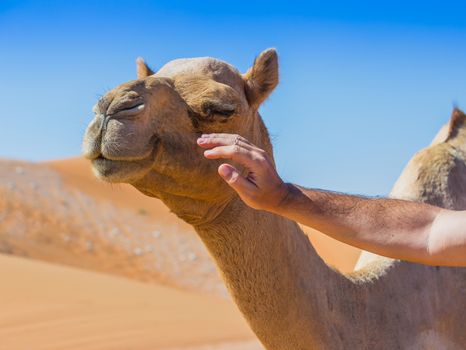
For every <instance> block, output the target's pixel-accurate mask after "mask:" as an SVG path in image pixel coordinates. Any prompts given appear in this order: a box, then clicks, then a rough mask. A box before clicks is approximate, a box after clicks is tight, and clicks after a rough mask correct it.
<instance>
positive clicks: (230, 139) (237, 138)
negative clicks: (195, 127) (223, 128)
mask: <svg viewBox="0 0 466 350" xmlns="http://www.w3.org/2000/svg"><path fill="white" fill-rule="evenodd" d="M198 141H199V142H201V143H204V142H213V141H219V142H227V143H235V142H243V143H246V144H250V145H252V143H251V142H249V141H248V140H247V139H245V138H244V137H242V136H241V135H237V134H225V133H216V134H203V135H202V136H201V137H200V138H199V139H198Z"/></svg>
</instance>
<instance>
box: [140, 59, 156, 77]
mask: <svg viewBox="0 0 466 350" xmlns="http://www.w3.org/2000/svg"><path fill="white" fill-rule="evenodd" d="M136 72H137V76H138V79H144V78H147V77H148V76H149V75H152V74H154V72H153V70H152V69H150V68H149V66H148V65H147V64H146V62H144V59H143V58H142V57H138V58H137V59H136Z"/></svg>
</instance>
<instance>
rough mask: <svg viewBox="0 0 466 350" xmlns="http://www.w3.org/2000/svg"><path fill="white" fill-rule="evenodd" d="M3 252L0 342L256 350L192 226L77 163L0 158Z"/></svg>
mask: <svg viewBox="0 0 466 350" xmlns="http://www.w3.org/2000/svg"><path fill="white" fill-rule="evenodd" d="M305 230H306V232H307V233H308V235H309V237H310V240H311V241H312V243H313V244H314V246H315V247H316V249H317V251H318V252H319V254H320V255H321V256H322V257H323V258H324V259H325V260H326V261H327V263H329V264H330V265H333V266H335V267H336V268H338V269H340V270H342V271H352V270H353V268H354V265H355V263H356V260H357V258H358V256H359V250H357V249H354V248H351V247H349V246H346V245H344V244H341V243H339V242H336V241H334V240H332V239H330V238H327V237H326V236H324V235H322V234H321V233H319V232H317V231H315V230H312V229H309V228H305ZM0 253H2V254H1V255H0V276H1V277H2V283H1V284H0V308H1V310H2V312H1V313H0V349H84V350H87V349H167V350H168V349H171V350H175V349H197V350H202V349H204V350H207V349H232V350H233V349H245V350H248V349H261V346H260V344H259V343H258V341H257V340H255V337H254V335H253V334H252V333H251V331H250V330H249V328H248V326H247V324H246V322H245V321H244V319H243V318H242V316H241V314H240V313H239V311H238V310H237V308H236V306H235V305H234V304H233V303H232V302H231V301H230V299H229V297H228V294H227V293H226V290H225V288H224V286H223V284H222V281H221V279H220V278H219V276H218V273H217V271H216V269H215V266H214V265H213V263H212V261H211V259H210V257H209V255H208V253H207V252H206V250H205V249H204V247H203V245H202V244H201V242H200V241H199V240H198V238H197V236H196V235H195V233H194V231H193V229H192V228H191V227H190V226H188V225H186V224H185V223H184V222H182V221H181V220H179V219H178V218H177V217H176V216H174V215H173V214H172V213H170V212H169V211H168V209H167V208H166V207H165V206H164V205H163V204H162V203H161V202H160V201H158V200H157V199H153V198H148V197H146V196H144V195H142V194H140V193H138V192H137V191H136V190H134V189H133V188H132V187H130V186H127V185H109V184H107V183H103V182H101V181H99V180H97V179H95V178H94V176H93V175H92V173H91V171H90V167H89V164H88V163H87V162H86V161H85V160H83V159H81V158H73V159H67V160H61V161H54V162H48V163H28V162H19V161H12V160H0Z"/></svg>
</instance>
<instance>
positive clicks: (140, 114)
mask: <svg viewBox="0 0 466 350" xmlns="http://www.w3.org/2000/svg"><path fill="white" fill-rule="evenodd" d="M136 63H137V79H136V80H132V81H129V82H126V83H124V84H121V85H119V86H117V87H116V88H114V89H112V90H111V91H109V92H108V93H107V94H105V96H103V97H102V98H101V99H100V100H99V101H98V102H97V104H96V105H95V107H94V113H95V116H94V118H93V120H92V121H91V122H90V124H89V126H88V127H87V130H86V132H85V135H84V141H83V155H84V156H85V157H86V158H88V159H89V160H90V161H91V163H92V168H93V171H94V173H95V175H96V176H97V177H99V178H100V179H102V180H105V181H108V182H118V183H130V184H132V185H133V186H135V187H136V188H137V189H139V190H140V191H141V192H143V193H145V194H147V195H150V196H153V197H158V198H160V199H162V200H163V201H164V202H165V203H166V204H167V205H168V206H169V207H170V209H172V211H174V212H175V213H176V214H178V215H179V216H180V217H182V218H184V219H185V220H187V221H193V222H195V221H196V220H197V219H200V218H203V217H206V216H209V215H214V214H209V213H208V212H207V211H212V208H215V207H216V205H217V206H222V205H225V203H227V202H228V201H229V200H230V199H232V198H233V197H234V194H233V192H232V191H231V190H230V188H229V187H228V186H227V185H226V184H224V183H223V180H221V179H220V177H219V176H218V175H217V167H218V165H219V164H220V162H213V161H207V160H206V159H205V158H204V157H203V151H202V149H200V148H199V147H197V145H196V140H197V138H198V137H199V136H200V135H202V134H204V133H214V132H215V133H221V132H225V133H236V134H240V135H242V136H244V137H246V138H248V139H250V140H251V141H252V142H255V143H256V144H257V145H259V146H261V147H263V148H264V149H265V150H267V151H269V152H270V153H271V152H272V150H271V145H270V142H269V138H268V134H267V131H266V129H265V127H264V124H263V123H262V120H261V118H260V116H259V114H258V112H257V111H258V108H259V106H260V105H261V103H262V102H263V101H264V100H265V99H266V98H267V97H268V95H269V94H270V93H271V92H272V91H273V89H274V88H275V87H276V85H277V84H278V58H277V54H276V51H275V50H274V49H269V50H266V51H264V52H262V53H261V54H260V55H259V56H258V57H257V58H256V60H255V61H254V64H253V65H252V67H251V68H250V69H249V70H248V71H247V72H246V73H245V74H240V73H239V72H238V71H237V70H236V69H235V68H234V67H232V66H231V65H229V64H228V63H225V62H222V61H220V60H217V59H213V58H207V57H206V58H189V59H177V60H174V61H171V62H169V63H167V64H166V65H165V66H163V67H162V68H161V69H160V70H159V71H158V72H156V73H155V74H154V72H153V71H152V70H151V69H150V68H149V67H148V66H147V65H146V64H145V62H144V61H143V60H142V59H138V60H137V61H136ZM207 208H210V209H209V210H208V209H207Z"/></svg>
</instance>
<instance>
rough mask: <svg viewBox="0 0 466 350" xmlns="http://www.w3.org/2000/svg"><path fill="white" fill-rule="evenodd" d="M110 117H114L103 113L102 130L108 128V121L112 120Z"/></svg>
mask: <svg viewBox="0 0 466 350" xmlns="http://www.w3.org/2000/svg"><path fill="white" fill-rule="evenodd" d="M110 119H112V116H110V115H104V114H102V121H101V124H100V132H104V131H105V130H107V126H108V122H109V121H110Z"/></svg>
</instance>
